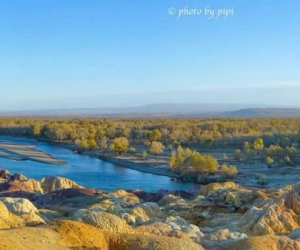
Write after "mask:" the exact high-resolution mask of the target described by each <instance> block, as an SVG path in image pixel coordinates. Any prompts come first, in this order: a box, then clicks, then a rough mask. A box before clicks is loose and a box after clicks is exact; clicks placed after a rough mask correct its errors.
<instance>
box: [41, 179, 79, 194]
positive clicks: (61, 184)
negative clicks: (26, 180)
mask: <svg viewBox="0 0 300 250" xmlns="http://www.w3.org/2000/svg"><path fill="white" fill-rule="evenodd" d="M41 186H42V189H43V191H44V194H48V193H51V192H54V191H57V190H61V189H67V188H82V187H81V186H80V185H78V184H77V183H76V182H74V181H71V180H69V179H66V178H62V177H48V178H43V179H42V180H41Z"/></svg>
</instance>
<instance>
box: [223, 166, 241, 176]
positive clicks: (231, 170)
mask: <svg viewBox="0 0 300 250" xmlns="http://www.w3.org/2000/svg"><path fill="white" fill-rule="evenodd" d="M221 172H222V174H223V175H224V176H225V177H226V178H228V179H233V178H234V177H235V176H236V175H237V174H238V172H239V171H238V170H237V168H236V166H232V165H230V166H226V165H223V166H222V168H221Z"/></svg>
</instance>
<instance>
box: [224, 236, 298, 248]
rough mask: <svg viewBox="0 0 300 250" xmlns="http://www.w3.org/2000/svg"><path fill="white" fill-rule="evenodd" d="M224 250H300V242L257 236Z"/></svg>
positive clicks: (281, 237) (279, 237)
mask: <svg viewBox="0 0 300 250" xmlns="http://www.w3.org/2000/svg"><path fill="white" fill-rule="evenodd" d="M223 249H228V250H229V249H230V250H269V249H272V250H273V249H274V250H299V249H300V242H298V241H295V240H291V239H289V238H288V237H284V236H274V235H265V236H256V237H251V238H248V239H244V240H240V241H237V242H235V243H232V244H228V245H227V246H226V247H225V248H223Z"/></svg>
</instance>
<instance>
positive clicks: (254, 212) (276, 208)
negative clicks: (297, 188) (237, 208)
mask: <svg viewBox="0 0 300 250" xmlns="http://www.w3.org/2000/svg"><path fill="white" fill-rule="evenodd" d="M239 224H240V227H241V228H242V229H243V230H244V231H245V232H248V233H249V232H251V233H252V234H253V235H265V234H288V233H289V232H291V231H292V230H294V229H296V228H298V227H299V224H298V216H297V215H296V214H295V213H294V211H293V210H291V209H286V208H285V207H284V205H283V200H281V201H277V202H274V201H272V202H269V203H268V204H266V205H265V206H264V207H262V208H260V209H259V208H256V207H253V208H251V209H249V210H248V211H247V212H246V213H245V214H244V215H243V217H242V218H241V220H240V222H239Z"/></svg>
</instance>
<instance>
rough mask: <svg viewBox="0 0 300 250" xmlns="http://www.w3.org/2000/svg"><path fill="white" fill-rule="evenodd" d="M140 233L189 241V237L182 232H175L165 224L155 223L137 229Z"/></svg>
mask: <svg viewBox="0 0 300 250" xmlns="http://www.w3.org/2000/svg"><path fill="white" fill-rule="evenodd" d="M137 232H138V233H142V234H145V233H146V234H152V235H159V236H167V237H175V238H178V239H185V240H189V237H188V236H187V235H185V234H184V233H183V232H182V231H180V230H174V229H173V228H172V227H171V226H170V225H168V224H166V223H163V222H155V223H151V224H149V225H143V226H140V227H138V228H137Z"/></svg>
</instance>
